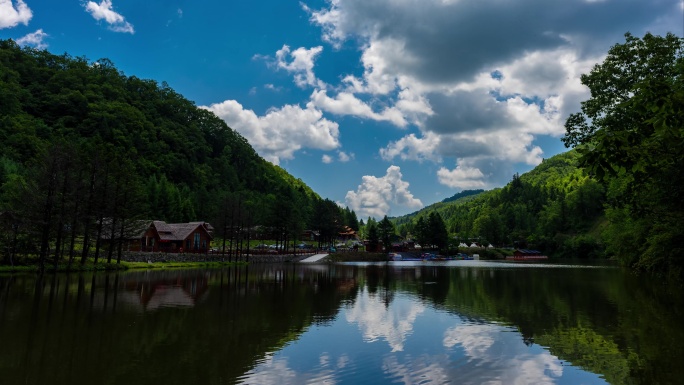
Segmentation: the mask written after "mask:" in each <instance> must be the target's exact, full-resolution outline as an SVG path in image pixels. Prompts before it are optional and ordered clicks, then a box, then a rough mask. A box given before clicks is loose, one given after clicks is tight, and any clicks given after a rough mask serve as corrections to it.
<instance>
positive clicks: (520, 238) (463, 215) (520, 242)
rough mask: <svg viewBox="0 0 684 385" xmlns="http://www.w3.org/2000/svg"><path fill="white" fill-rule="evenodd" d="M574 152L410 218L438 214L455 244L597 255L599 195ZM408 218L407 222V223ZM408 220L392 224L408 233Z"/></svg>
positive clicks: (601, 195) (602, 197)
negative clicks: (490, 188) (501, 185)
mask: <svg viewBox="0 0 684 385" xmlns="http://www.w3.org/2000/svg"><path fill="white" fill-rule="evenodd" d="M578 156H579V155H578V153H577V152H576V151H574V150H573V151H569V152H566V153H563V154H559V155H556V156H554V157H552V158H549V159H545V160H544V161H543V162H542V163H541V164H540V165H539V166H537V167H536V168H535V169H533V170H532V171H530V172H528V173H525V174H523V175H517V174H516V175H514V176H513V179H512V180H511V182H510V183H508V185H506V186H505V187H503V188H500V189H495V190H490V191H486V192H482V193H479V194H477V195H467V196H466V197H462V198H461V199H457V200H455V201H452V202H447V203H438V204H435V205H432V206H430V207H427V208H425V209H423V210H421V211H420V212H418V213H417V214H415V215H412V216H413V217H415V218H416V220H417V219H419V218H421V217H425V218H427V217H428V216H429V214H430V213H432V212H436V213H438V214H439V215H440V216H441V217H442V219H443V220H444V222H445V223H446V226H447V230H448V231H449V233H450V234H451V235H452V236H453V237H456V240H457V241H459V242H466V243H468V242H473V241H479V242H482V243H492V244H494V245H496V246H514V245H516V246H520V247H535V248H540V249H542V250H544V251H545V252H548V253H551V254H552V255H555V256H560V257H594V256H599V255H601V251H602V247H601V244H600V243H601V242H600V237H599V234H597V233H596V232H595V231H594V230H595V228H596V226H597V224H599V223H601V221H602V218H603V202H605V194H604V189H603V188H602V187H601V185H600V184H599V183H597V182H596V181H595V180H593V179H591V178H590V177H589V176H588V175H587V174H586V173H584V172H583V171H582V169H580V168H579V167H578V164H577V159H578ZM407 218H408V220H407ZM416 220H412V219H411V218H410V217H408V216H407V217H400V218H396V219H395V223H396V224H397V225H399V227H400V228H401V227H402V226H404V227H407V230H406V232H408V233H411V232H412V230H413V229H412V226H413V225H414V224H415V223H416Z"/></svg>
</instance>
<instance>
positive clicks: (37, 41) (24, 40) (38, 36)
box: [17, 29, 49, 49]
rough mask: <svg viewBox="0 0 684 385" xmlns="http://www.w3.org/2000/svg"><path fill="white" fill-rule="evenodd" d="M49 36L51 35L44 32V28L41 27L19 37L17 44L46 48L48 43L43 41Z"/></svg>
mask: <svg viewBox="0 0 684 385" xmlns="http://www.w3.org/2000/svg"><path fill="white" fill-rule="evenodd" d="M48 36H49V35H48V34H47V33H45V32H43V30H42V29H39V30H37V31H36V32H32V33H29V34H27V35H26V36H23V37H20V38H19V39H17V44H19V45H29V46H31V47H33V48H36V49H45V48H47V46H48V45H47V43H45V42H44V41H43V39H45V38H46V37H48Z"/></svg>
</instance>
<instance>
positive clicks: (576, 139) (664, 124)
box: [563, 34, 684, 278]
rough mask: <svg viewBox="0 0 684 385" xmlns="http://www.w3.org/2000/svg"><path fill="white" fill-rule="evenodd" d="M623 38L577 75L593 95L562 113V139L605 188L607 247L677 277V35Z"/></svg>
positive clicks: (683, 171)
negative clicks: (570, 111) (567, 114)
mask: <svg viewBox="0 0 684 385" xmlns="http://www.w3.org/2000/svg"><path fill="white" fill-rule="evenodd" d="M625 37H626V41H625V43H623V44H617V45H615V46H613V47H612V48H611V49H610V51H609V52H608V56H607V57H606V59H605V60H604V62H603V63H601V64H599V65H597V66H595V67H594V68H593V69H592V71H591V72H590V73H589V74H586V75H583V76H582V83H583V84H585V85H586V86H587V87H589V89H590V90H591V95H592V96H591V98H590V99H589V100H586V101H584V102H582V112H579V113H576V114H573V115H571V116H570V117H569V118H568V120H567V122H566V125H565V126H566V135H565V137H564V138H563V141H564V142H565V144H566V145H567V146H577V148H578V151H579V152H580V153H581V154H582V157H581V160H580V162H581V165H582V166H583V167H586V168H587V170H589V172H590V173H591V174H592V175H594V176H595V177H596V178H597V180H599V181H600V182H602V183H603V184H604V186H606V187H607V188H608V195H609V198H610V199H609V204H610V206H611V207H612V208H613V209H614V210H613V211H612V212H611V215H610V216H609V217H610V219H611V227H612V229H608V230H607V231H606V234H607V241H608V249H609V250H610V251H611V252H612V253H614V255H616V256H617V257H618V258H620V260H621V261H622V262H623V264H625V265H628V266H633V267H636V268H639V269H642V270H648V271H653V272H657V273H661V274H664V275H671V276H675V277H680V278H681V277H682V276H683V273H684V263H683V261H684V257H682V253H681V250H682V249H684V235H683V234H684V233H683V232H682V226H681V223H682V222H683V221H684V200H683V199H682V198H684V145H683V144H684V55H683V54H684V39H681V38H679V37H676V36H675V35H673V34H667V35H666V36H664V37H662V36H654V35H651V34H646V35H645V36H644V37H643V38H637V37H634V36H632V35H630V34H626V35H625ZM625 234H630V235H631V239H625V238H626V236H625ZM620 242H622V243H620ZM624 244H629V245H630V246H632V247H629V248H626V247H624V246H623V245H624ZM635 255H636V256H638V257H637V258H635V257H634V256H635Z"/></svg>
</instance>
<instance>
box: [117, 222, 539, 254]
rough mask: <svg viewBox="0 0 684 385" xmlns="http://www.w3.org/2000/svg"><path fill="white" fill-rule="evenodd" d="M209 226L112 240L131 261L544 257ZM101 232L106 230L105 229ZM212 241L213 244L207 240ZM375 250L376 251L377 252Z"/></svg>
mask: <svg viewBox="0 0 684 385" xmlns="http://www.w3.org/2000/svg"><path fill="white" fill-rule="evenodd" d="M214 230H215V229H214V227H213V226H212V225H211V224H209V223H207V222H187V223H166V222H164V221H159V220H155V221H138V230H137V231H131V232H129V234H130V235H129V236H128V237H125V239H121V240H118V241H119V242H120V243H121V247H122V249H123V250H125V252H124V259H125V260H129V261H136V262H144V261H149V262H159V261H186V262H191V261H194V260H199V259H202V260H224V261H225V260H229V261H231V260H233V259H234V260H235V261H252V262H296V261H301V260H303V259H305V258H307V257H309V256H311V255H314V254H319V255H320V254H329V255H330V254H333V255H346V258H344V259H352V260H353V259H356V260H367V259H369V258H365V257H366V256H368V257H370V256H371V255H372V256H373V257H372V258H370V259H372V260H375V261H377V260H390V261H422V260H426V261H429V260H434V261H443V260H478V259H503V260H510V261H539V260H546V259H548V257H547V256H546V255H543V254H542V253H541V252H539V251H537V250H531V249H523V248H516V249H514V248H506V249H497V248H495V246H494V245H491V244H486V245H485V244H481V243H479V242H470V243H465V242H460V243H459V245H458V247H457V248H456V249H453V250H450V251H451V252H450V253H446V254H440V253H439V252H437V251H436V249H437V248H436V247H429V246H421V245H420V244H417V243H415V242H414V241H413V240H411V239H403V238H401V237H400V236H398V235H394V236H393V237H392V239H391V240H390V243H391V244H390V245H389V246H388V247H385V246H384V245H383V242H382V240H379V241H378V242H377V243H376V244H372V243H371V242H370V241H369V240H367V239H361V237H360V236H359V234H358V232H357V231H355V230H353V229H352V228H350V227H348V226H344V227H343V228H342V229H341V231H340V232H339V233H338V234H337V235H336V236H335V237H334V239H332V240H330V241H327V242H326V241H324V240H322V239H321V237H320V234H319V232H317V231H314V230H304V231H303V232H302V234H301V235H300V237H299V243H295V242H287V241H280V242H278V241H273V240H270V241H269V240H267V239H268V238H267V237H266V234H267V233H268V232H267V231H264V229H262V227H261V226H255V227H253V228H251V229H250V230H249V231H248V232H246V233H245V234H243V236H241V237H237V238H236V239H231V240H222V239H215V238H214V232H215V231H214ZM105 233H106V232H105ZM212 242H213V244H212ZM378 254H380V255H378Z"/></svg>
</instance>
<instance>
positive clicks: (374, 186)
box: [345, 165, 423, 218]
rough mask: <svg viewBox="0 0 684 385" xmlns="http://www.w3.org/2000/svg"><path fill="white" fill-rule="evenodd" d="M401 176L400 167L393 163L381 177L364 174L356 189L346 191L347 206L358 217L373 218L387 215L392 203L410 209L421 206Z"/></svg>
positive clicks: (421, 203)
mask: <svg viewBox="0 0 684 385" xmlns="http://www.w3.org/2000/svg"><path fill="white" fill-rule="evenodd" d="M402 177H403V176H402V174H401V169H400V168H399V167H398V166H394V165H393V166H390V167H389V168H388V169H387V172H386V174H385V175H384V176H382V177H379V178H378V177H376V176H372V175H365V176H364V177H363V178H362V182H361V184H360V185H359V186H358V188H357V190H356V191H348V192H347V195H346V197H345V201H346V203H347V206H348V207H349V208H351V209H352V210H354V211H355V212H356V213H357V214H358V215H359V216H360V217H366V216H371V217H374V218H382V217H383V216H385V215H387V214H388V213H389V212H390V210H391V206H392V205H396V206H400V207H403V208H410V209H419V208H421V207H423V202H421V201H420V199H418V198H416V197H414V196H413V194H412V193H411V192H410V191H409V183H408V182H406V181H404V180H402Z"/></svg>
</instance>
